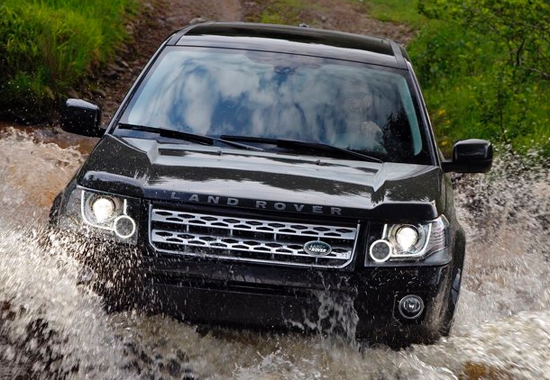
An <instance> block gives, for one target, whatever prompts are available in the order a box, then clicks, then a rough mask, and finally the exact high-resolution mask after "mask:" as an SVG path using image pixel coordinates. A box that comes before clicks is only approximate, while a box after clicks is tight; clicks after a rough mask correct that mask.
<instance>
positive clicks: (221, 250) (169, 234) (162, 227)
mask: <svg viewBox="0 0 550 380" xmlns="http://www.w3.org/2000/svg"><path fill="white" fill-rule="evenodd" d="M357 231H358V228H357V227H356V226H354V227H338V226H327V225H320V224H305V223H289V222H279V221H269V220H259V219H244V218H237V217H231V216H220V215H208V214H197V213H191V212H183V211H173V210H166V209H159V208H155V207H151V208H150V212H149V240H150V242H151V245H152V246H153V247H154V248H155V249H156V250H157V251H159V252H165V253H171V254H176V255H184V256H194V257H203V258H215V259H222V260H229V261H246V262H255V263H265V264H279V265H288V266H303V267H319V268H343V267H345V266H346V265H348V264H349V263H350V262H351V261H352V259H353V252H354V247H355V241H356V237H357ZM317 240H320V241H323V242H325V243H327V244H329V245H330V246H331V247H332V251H331V252H330V253H329V254H326V255H320V254H315V253H308V252H306V251H304V244H305V243H307V242H310V241H317Z"/></svg>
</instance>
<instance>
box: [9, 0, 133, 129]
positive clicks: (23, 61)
mask: <svg viewBox="0 0 550 380" xmlns="http://www.w3.org/2000/svg"><path fill="white" fill-rule="evenodd" d="M135 6H136V0H63V1H62V0H5V2H4V4H3V5H1V6H0V114H1V115H0V116H3V117H14V116H17V115H25V116H22V117H23V118H29V117H30V118H33V119H36V118H43V117H49V116H51V109H52V105H53V104H55V103H56V101H58V100H59V99H60V98H61V97H63V95H64V94H65V93H66V91H67V90H68V89H70V88H71V87H73V86H76V85H77V84H79V83H82V81H83V79H84V78H85V77H86V75H88V74H91V72H92V70H93V68H94V67H96V66H97V65H99V64H101V63H103V62H105V61H106V60H108V59H110V58H112V56H113V54H114V51H115V49H116V47H117V46H118V45H119V44H120V43H121V42H122V41H123V39H124V38H125V36H126V34H125V29H124V24H125V23H124V21H125V20H124V18H125V15H127V14H128V13H129V12H132V11H133V10H134V9H135Z"/></svg>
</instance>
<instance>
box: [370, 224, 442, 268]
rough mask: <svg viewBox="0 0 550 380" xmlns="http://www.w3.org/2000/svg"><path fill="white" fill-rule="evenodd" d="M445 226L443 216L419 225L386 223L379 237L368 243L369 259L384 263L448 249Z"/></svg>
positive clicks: (428, 254) (422, 256)
mask: <svg viewBox="0 0 550 380" xmlns="http://www.w3.org/2000/svg"><path fill="white" fill-rule="evenodd" d="M448 226H449V223H448V221H447V219H446V218H445V217H444V216H441V217H439V218H437V219H435V220H433V221H430V222H426V223H419V224H386V225H384V228H383V231H382V236H381V238H380V239H377V240H376V241H374V242H372V243H371V244H370V246H369V252H368V253H369V257H370V258H371V259H372V260H373V261H375V262H377V263H383V262H386V261H390V260H406V259H418V258H424V257H427V256H430V255H432V254H434V253H436V252H439V251H442V250H444V249H446V248H447V247H448V242H447V239H448V236H447V235H448V234H447V229H448Z"/></svg>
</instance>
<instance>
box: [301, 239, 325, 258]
mask: <svg viewBox="0 0 550 380" xmlns="http://www.w3.org/2000/svg"><path fill="white" fill-rule="evenodd" d="M304 251H305V252H306V253H308V254H310V255H317V256H326V255H328V254H329V253H330V252H332V247H331V246H330V244H328V243H325V242H324V241H319V240H315V241H308V242H307V243H306V244H304Z"/></svg>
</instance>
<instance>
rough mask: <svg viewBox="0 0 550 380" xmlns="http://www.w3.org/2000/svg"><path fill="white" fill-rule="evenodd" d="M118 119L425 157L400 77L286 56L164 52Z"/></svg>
mask: <svg viewBox="0 0 550 380" xmlns="http://www.w3.org/2000/svg"><path fill="white" fill-rule="evenodd" d="M121 121H122V122H125V123H130V124H136V125H145V126H152V127H157V128H165V129H171V130H180V131H187V132H193V133H198V134H204V135H209V136H220V135H237V136H238V135H242V136H257V137H267V138H284V139H297V140H305V141H312V142H319V143H325V144H330V145H334V146H337V147H341V148H346V149H352V150H355V151H362V152H368V153H370V154H375V155H377V156H378V157H384V158H385V159H389V160H392V161H404V162H405V161H411V162H412V161H413V160H412V158H413V157H414V156H418V155H419V154H420V153H422V151H423V142H422V137H421V128H420V127H419V124H418V119H417V117H416V113H415V109H414V105H413V100H412V98H411V95H410V91H409V87H408V84H407V81H406V79H405V78H404V77H403V76H402V75H401V74H400V73H397V72H392V71H388V70H382V69H375V68H371V67H368V66H366V65H361V64H357V63H350V62H344V61H340V60H333V59H324V58H316V57H308V56H299V55H291V54H282V53H271V52H257V51H243V50H233V49H211V48H196V47H194V48H193V49H189V48H184V47H173V48H167V49H166V51H165V52H164V53H163V54H162V55H161V57H160V58H159V60H158V61H157V63H156V64H155V66H154V68H153V69H152V70H151V72H150V73H149V74H148V76H147V78H146V79H145V81H144V82H143V83H142V84H141V86H140V88H139V89H138V91H137V93H136V94H135V96H134V98H133V99H132V100H131V102H130V105H129V107H128V108H127V110H126V112H125V113H124V115H123V117H122V120H121ZM392 158H393V159H392ZM416 162H418V159H417V160H416Z"/></svg>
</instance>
